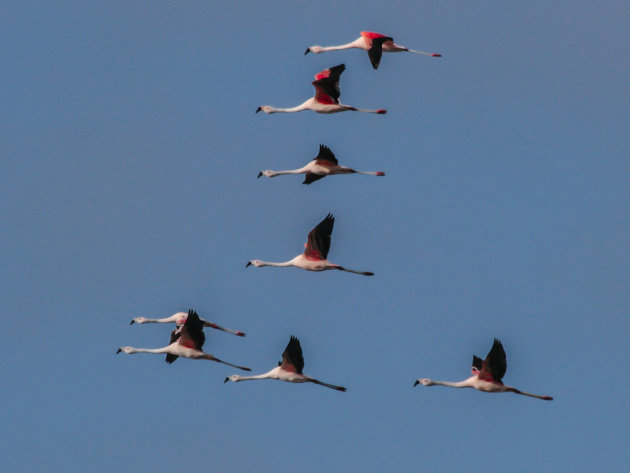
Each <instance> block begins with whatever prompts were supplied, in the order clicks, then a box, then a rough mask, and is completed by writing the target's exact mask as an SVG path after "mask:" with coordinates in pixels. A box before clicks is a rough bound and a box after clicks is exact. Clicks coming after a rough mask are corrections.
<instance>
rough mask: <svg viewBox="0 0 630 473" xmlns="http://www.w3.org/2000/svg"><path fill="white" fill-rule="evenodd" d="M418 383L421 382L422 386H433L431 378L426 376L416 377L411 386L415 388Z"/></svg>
mask: <svg viewBox="0 0 630 473" xmlns="http://www.w3.org/2000/svg"><path fill="white" fill-rule="evenodd" d="M418 384H422V385H423V386H433V384H434V383H433V380H431V379H428V378H420V379H416V382H415V383H413V387H414V388H415V387H416V386H417V385H418Z"/></svg>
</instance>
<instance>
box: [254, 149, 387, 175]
mask: <svg viewBox="0 0 630 473" xmlns="http://www.w3.org/2000/svg"><path fill="white" fill-rule="evenodd" d="M355 173H356V174H369V175H370V176H384V175H385V173H384V172H383V171H356V170H354V169H352V168H347V167H344V166H339V161H337V158H336V157H335V155H334V154H333V152H332V151H331V150H330V148H329V147H328V146H326V145H319V154H318V155H317V156H316V157H315V158H314V159H313V160H312V161H310V162H309V163H308V164H307V165H306V166H304V167H302V168H300V169H293V170H291V171H271V170H267V171H260V172H259V173H258V177H260V176H267V177H275V176H280V175H282V174H306V177H305V178H304V182H303V183H302V184H310V183H311V182H315V181H317V180H319V179H322V178H324V177H326V176H329V175H333V174H355Z"/></svg>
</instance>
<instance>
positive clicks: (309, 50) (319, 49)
mask: <svg viewBox="0 0 630 473" xmlns="http://www.w3.org/2000/svg"><path fill="white" fill-rule="evenodd" d="M322 52H324V48H322V47H321V46H311V47H310V48H306V51H305V52H304V55H305V56H306V55H307V54H308V53H314V54H319V53H322Z"/></svg>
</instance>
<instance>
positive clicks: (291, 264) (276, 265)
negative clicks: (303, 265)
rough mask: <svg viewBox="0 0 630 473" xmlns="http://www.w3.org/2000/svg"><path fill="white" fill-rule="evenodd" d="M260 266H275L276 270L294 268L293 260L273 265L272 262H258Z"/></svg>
mask: <svg viewBox="0 0 630 473" xmlns="http://www.w3.org/2000/svg"><path fill="white" fill-rule="evenodd" d="M260 263H261V264H260V265H261V266H275V267H278V268H285V267H287V266H295V262H294V259H292V260H290V261H285V262H284V263H275V262H273V261H261V262H260Z"/></svg>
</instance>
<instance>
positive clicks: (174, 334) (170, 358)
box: [165, 325, 182, 365]
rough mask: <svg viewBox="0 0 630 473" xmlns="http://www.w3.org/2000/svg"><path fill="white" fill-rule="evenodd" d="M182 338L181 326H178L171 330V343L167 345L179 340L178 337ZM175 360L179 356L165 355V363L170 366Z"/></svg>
mask: <svg viewBox="0 0 630 473" xmlns="http://www.w3.org/2000/svg"><path fill="white" fill-rule="evenodd" d="M181 336H182V326H181V325H180V326H178V327H177V328H176V329H175V330H173V331H172V332H171V341H170V343H169V345H171V344H173V343H175V342H176V341H177V340H179V337H181ZM177 358H179V356H177V355H171V354H170V353H167V354H166V360H165V361H166V362H167V363H168V364H169V365H170V364H171V363H173V362H174V361H175V360H176V359H177Z"/></svg>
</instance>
